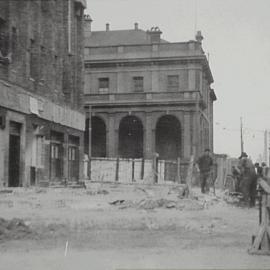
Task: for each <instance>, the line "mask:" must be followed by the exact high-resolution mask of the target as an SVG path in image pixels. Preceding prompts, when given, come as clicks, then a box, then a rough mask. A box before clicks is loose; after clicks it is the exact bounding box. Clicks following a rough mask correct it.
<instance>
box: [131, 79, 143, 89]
mask: <svg viewBox="0 0 270 270" xmlns="http://www.w3.org/2000/svg"><path fill="white" fill-rule="evenodd" d="M133 89H134V92H142V91H143V77H133Z"/></svg>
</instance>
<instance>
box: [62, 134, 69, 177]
mask: <svg viewBox="0 0 270 270" xmlns="http://www.w3.org/2000/svg"><path fill="white" fill-rule="evenodd" d="M68 177H69V175H68V133H67V132H65V133H64V141H63V179H64V180H67V181H68V180H69V179H68Z"/></svg>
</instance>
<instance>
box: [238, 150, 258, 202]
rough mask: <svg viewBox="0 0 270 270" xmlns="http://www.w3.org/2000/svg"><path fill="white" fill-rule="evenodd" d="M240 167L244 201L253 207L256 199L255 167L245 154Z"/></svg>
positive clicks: (240, 159) (241, 157)
mask: <svg viewBox="0 0 270 270" xmlns="http://www.w3.org/2000/svg"><path fill="white" fill-rule="evenodd" d="M238 167H239V169H240V172H241V181H240V190H241V192H242V193H243V196H244V201H245V202H246V203H249V206H250V207H253V206H255V199H256V187H257V175H256V171H255V166H254V165H253V163H252V161H251V160H250V159H249V158H248V155H247V154H246V153H245V152H243V153H242V154H241V156H240V157H239V165H238Z"/></svg>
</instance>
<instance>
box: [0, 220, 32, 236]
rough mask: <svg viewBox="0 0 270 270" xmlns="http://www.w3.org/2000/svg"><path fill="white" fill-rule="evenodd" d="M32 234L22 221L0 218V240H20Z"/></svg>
mask: <svg viewBox="0 0 270 270" xmlns="http://www.w3.org/2000/svg"><path fill="white" fill-rule="evenodd" d="M30 234H32V230H31V229H30V228H29V226H27V225H26V224H25V222H24V221H23V220H22V219H19V218H13V219H11V220H6V219H4V218H0V240H13V239H22V238H25V237H26V236H29V235H30Z"/></svg>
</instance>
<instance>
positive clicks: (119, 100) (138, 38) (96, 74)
mask: <svg viewBox="0 0 270 270" xmlns="http://www.w3.org/2000/svg"><path fill="white" fill-rule="evenodd" d="M91 22H92V20H91V18H90V17H87V18H86V20H85V55H84V56H85V85H84V104H85V110H86V132H85V150H86V152H87V153H90V155H91V156H93V157H122V158H142V157H144V158H146V159H148V158H152V157H153V154H154V153H158V154H159V157H160V159H165V160H175V159H177V158H181V159H182V160H188V159H189V158H190V155H191V154H195V155H198V154H200V153H201V152H202V151H203V150H204V148H206V147H207V148H210V149H211V150H213V102H214V101H215V100H216V96H215V92H214V90H213V89H212V88H211V84H212V83H213V77H212V73H211V70H210V66H209V63H208V60H207V57H206V55H205V53H204V51H203V49H202V40H203V37H202V35H201V32H198V33H197V35H196V37H195V40H190V41H187V42H168V41H166V40H163V39H162V38H161V34H162V32H161V30H160V29H159V28H158V27H152V28H151V29H150V30H148V31H144V30H141V29H140V28H139V26H138V24H137V23H135V25H134V28H133V29H130V30H110V26H109V24H107V25H106V28H105V30H104V31H92V30H91Z"/></svg>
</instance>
